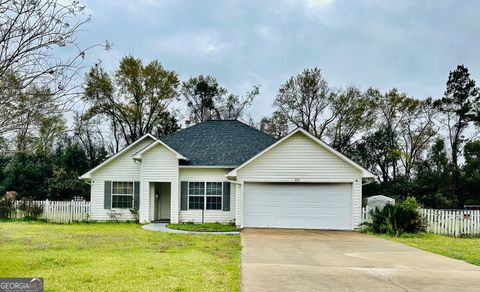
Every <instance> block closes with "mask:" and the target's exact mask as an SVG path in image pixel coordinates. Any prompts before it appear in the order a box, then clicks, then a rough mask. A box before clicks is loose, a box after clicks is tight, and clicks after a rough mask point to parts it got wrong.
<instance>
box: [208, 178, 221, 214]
mask: <svg viewBox="0 0 480 292" xmlns="http://www.w3.org/2000/svg"><path fill="white" fill-rule="evenodd" d="M222 190H223V189H222V183H221V182H207V191H206V197H207V210H222Z"/></svg>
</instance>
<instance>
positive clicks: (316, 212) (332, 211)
mask: <svg viewBox="0 0 480 292" xmlns="http://www.w3.org/2000/svg"><path fill="white" fill-rule="evenodd" d="M243 203H244V226H245V227H263V228H305V229H339V230H351V229H352V184H351V183H253V182H246V183H245V189H244V202H243Z"/></svg>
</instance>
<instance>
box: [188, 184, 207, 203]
mask: <svg viewBox="0 0 480 292" xmlns="http://www.w3.org/2000/svg"><path fill="white" fill-rule="evenodd" d="M204 196H205V183H204V182H189V183H188V209H191V210H195V209H200V210H201V209H203V208H204V200H205V197H204Z"/></svg>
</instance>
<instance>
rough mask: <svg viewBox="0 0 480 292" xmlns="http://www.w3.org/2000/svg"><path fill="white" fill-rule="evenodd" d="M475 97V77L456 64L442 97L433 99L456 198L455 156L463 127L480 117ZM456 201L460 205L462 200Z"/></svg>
mask: <svg viewBox="0 0 480 292" xmlns="http://www.w3.org/2000/svg"><path fill="white" fill-rule="evenodd" d="M479 97H480V95H479V88H478V87H476V86H475V80H473V79H471V78H470V73H469V72H468V68H467V67H466V66H464V65H458V66H457V68H456V69H455V70H453V71H450V74H449V76H448V81H447V89H446V91H445V94H444V96H443V97H442V98H441V99H440V100H438V101H436V105H437V106H438V108H439V110H440V111H441V112H442V113H444V114H445V118H446V126H447V131H448V133H447V134H448V139H449V143H450V149H451V156H452V183H453V189H454V192H455V194H456V195H457V197H458V198H461V197H462V194H461V190H460V166H459V156H460V153H461V149H462V144H463V143H464V142H465V137H464V132H465V130H466V129H467V128H468V126H469V125H470V124H471V123H472V122H474V121H478V119H479V117H480V106H479ZM460 203H461V204H463V201H462V200H461V201H460Z"/></svg>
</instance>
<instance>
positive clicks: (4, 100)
mask: <svg viewBox="0 0 480 292" xmlns="http://www.w3.org/2000/svg"><path fill="white" fill-rule="evenodd" d="M84 9H85V6H82V5H80V4H79V2H78V1H73V2H72V3H71V4H64V1H57V0H36V1H31V0H4V1H0V56H1V58H0V111H1V112H2V115H1V116H0V134H4V133H6V132H9V131H11V130H15V129H17V126H18V125H19V123H18V121H17V122H15V121H14V118H15V117H17V116H18V114H19V112H18V111H17V110H21V109H18V108H17V101H18V99H19V98H21V96H25V98H27V99H28V98H30V97H31V95H33V96H34V97H33V100H32V102H33V101H36V102H37V104H36V105H34V107H37V106H40V107H43V108H44V107H46V104H50V105H51V104H55V107H54V108H51V112H56V111H57V110H58V109H59V108H60V107H63V108H65V107H66V105H67V104H68V102H69V101H70V100H71V98H68V99H67V98H65V97H66V96H68V95H70V94H74V89H75V88H77V84H75V77H76V76H77V74H78V72H79V70H80V69H81V68H82V67H81V64H82V61H83V59H84V58H85V54H86V52H87V51H88V50H90V49H92V48H94V47H96V46H97V45H93V46H90V47H88V48H83V49H82V48H81V46H80V45H79V44H78V43H77V41H76V38H75V36H76V34H77V33H78V31H80V30H81V29H82V27H83V26H84V24H86V23H87V22H89V21H90V17H89V16H84V15H83V14H84ZM110 46H111V45H110V44H108V43H106V44H105V45H104V47H105V48H106V49H109V48H110ZM39 89H40V90H42V91H43V92H45V93H48V95H49V96H48V98H47V100H48V102H47V103H45V104H44V103H42V101H41V100H36V97H35V95H37V94H38V92H37V90H39ZM60 104H61V105H63V106H60ZM20 115H22V112H20ZM23 117H25V116H23Z"/></svg>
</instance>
